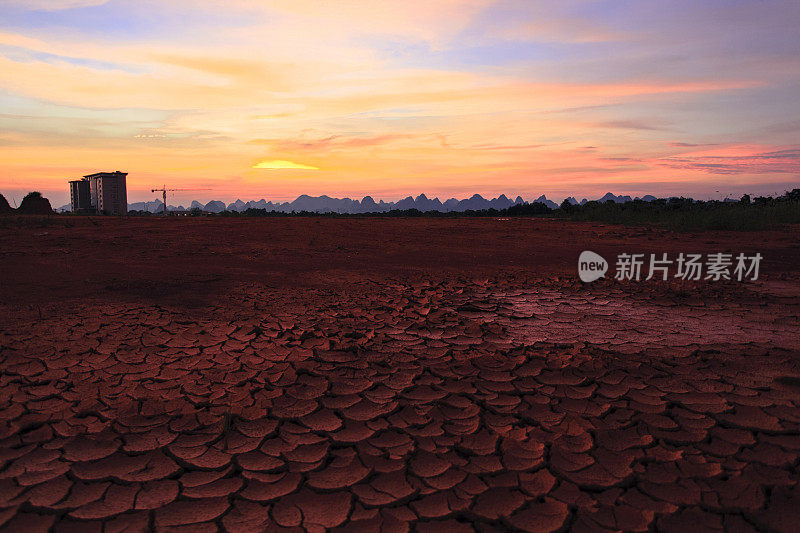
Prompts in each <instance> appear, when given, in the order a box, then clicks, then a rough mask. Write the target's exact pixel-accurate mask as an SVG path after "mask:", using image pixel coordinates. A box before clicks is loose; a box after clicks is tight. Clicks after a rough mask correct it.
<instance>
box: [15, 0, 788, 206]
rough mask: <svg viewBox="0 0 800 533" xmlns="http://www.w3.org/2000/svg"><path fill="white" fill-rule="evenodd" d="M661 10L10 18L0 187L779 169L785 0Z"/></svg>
mask: <svg viewBox="0 0 800 533" xmlns="http://www.w3.org/2000/svg"><path fill="white" fill-rule="evenodd" d="M676 2H677V4H675V5H678V6H679V7H680V9H673V8H672V4H670V5H667V4H665V3H663V2H661V3H659V2H639V3H635V4H631V5H629V6H628V7H627V8H626V9H624V10H623V9H619V8H616V7H613V6H611V5H609V4H605V3H599V4H598V3H594V2H555V1H553V2H547V1H539V0H525V1H522V0H501V1H496V0H466V1H464V0H428V1H426V2H425V3H424V4H423V3H417V2H414V1H413V0H412V1H411V3H409V1H408V0H406V1H400V0H376V1H375V2H361V1H356V0H342V1H340V2H328V3H325V2H319V1H313V0H276V1H273V2H260V1H256V0H206V1H203V2H194V1H190V0H174V1H170V2H155V1H152V0H140V1H133V0H115V1H113V2H103V1H101V0H25V1H24V2H23V1H22V0H8V1H6V2H2V3H0V71H2V72H3V75H2V77H0V128H1V129H2V131H3V145H2V147H0V160H1V161H2V162H0V188H2V187H3V186H5V185H8V184H9V183H10V178H7V177H6V176H20V175H24V176H26V179H28V180H30V181H31V183H35V184H36V186H37V187H38V188H41V189H44V190H48V189H51V190H54V191H61V192H59V193H58V194H63V195H64V196H66V194H65V192H64V186H63V184H64V179H65V178H67V177H69V176H70V175H71V174H72V173H74V172H76V169H79V168H81V167H82V166H91V167H93V168H94V167H98V166H100V167H102V166H104V165H108V166H109V168H120V167H125V170H127V171H129V172H130V174H129V184H130V187H129V188H130V191H131V195H132V198H137V196H136V195H137V194H142V195H143V194H145V191H148V186H149V183H150V182H151V181H154V180H155V181H157V182H158V181H163V179H162V178H163V177H165V176H169V179H170V180H171V181H173V182H175V184H176V185H180V186H185V187H190V186H193V185H196V184H197V183H200V182H202V183H203V186H204V187H206V186H209V183H211V184H215V186H216V187H220V188H230V187H239V188H242V189H244V188H248V187H249V188H250V189H249V190H252V191H253V194H254V195H258V196H262V195H264V192H263V191H262V190H261V189H260V187H263V186H264V183H265V180H264V176H265V175H266V174H265V172H263V171H264V170H265V169H272V170H287V171H289V170H292V169H294V170H298V172H286V173H282V172H272V173H269V174H268V175H269V177H270V180H269V181H270V187H271V188H272V189H271V191H270V192H272V193H276V194H280V195H283V196H291V195H292V194H294V193H298V194H299V193H336V194H340V195H353V196H357V195H359V194H364V193H370V192H373V191H392V190H397V191H398V193H400V194H402V193H405V192H408V190H423V189H424V190H426V191H428V192H429V193H433V194H435V193H436V188H437V187H439V188H441V190H447V191H451V192H455V191H464V192H477V191H482V190H485V191H486V192H487V194H488V193H489V192H491V190H492V188H494V187H498V188H499V187H500V185H499V184H502V185H503V187H502V188H501V189H500V190H502V191H505V192H508V191H511V190H515V191H519V192H520V193H523V192H525V190H531V191H532V192H535V191H542V192H546V191H547V190H549V189H550V188H556V187H562V186H566V185H569V186H576V187H578V186H582V187H584V186H586V184H591V183H593V182H598V183H599V182H601V180H602V183H604V184H607V183H609V182H618V183H622V184H624V183H627V182H630V183H658V182H660V181H664V182H666V181H670V182H671V183H686V184H688V185H687V186H691V187H702V184H703V183H705V182H708V181H709V179H710V178H709V175H710V174H719V175H728V176H730V175H734V174H735V175H736V176H737V177H736V179H737V180H739V181H740V182H749V183H752V184H753V185H754V186H757V185H758V184H759V183H761V182H764V181H765V180H766V179H770V180H773V181H777V180H778V179H779V178H780V179H784V178H785V176H786V175H787V174H789V173H792V172H795V171H796V169H797V154H796V153H795V152H793V151H792V150H794V148H795V144H794V143H796V139H795V137H796V133H797V124H800V110H798V108H797V105H796V88H797V87H800V69H798V68H797V57H796V43H797V42H798V41H799V40H800V30H798V28H800V8H798V4H797V2H789V1H782V0H770V2H769V6H768V8H767V7H764V6H758V5H755V4H752V3H750V4H748V3H746V2H739V3H735V4H726V5H722V4H719V5H718V4H708V3H697V2H692V1H690V0H676ZM676 139H678V140H677V141H676ZM736 146H738V147H740V148H741V147H742V146H747V147H749V148H748V150H747V151H742V150H740V149H737V150H739V151H735V152H732V151H731V150H733V148H732V147H736ZM316 169H324V172H305V171H310V170H316ZM78 172H79V171H78ZM284 174H285V175H286V176H288V177H287V178H286V180H284V181H282V179H283V176H284ZM769 175H772V176H769ZM615 180H616V181H615ZM652 192H654V193H657V192H658V191H652ZM245 193H246V191H245V190H242V192H241V194H242V195H244V194H245ZM148 194H149V193H148ZM575 194H580V193H579V192H578V191H575Z"/></svg>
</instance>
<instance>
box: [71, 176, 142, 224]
mask: <svg viewBox="0 0 800 533" xmlns="http://www.w3.org/2000/svg"><path fill="white" fill-rule="evenodd" d="M127 176H128V173H127V172H120V171H119V170H117V171H116V172H97V173H96V174H88V175H86V176H84V177H83V178H82V179H79V180H74V181H70V182H69V197H70V202H71V204H72V212H73V213H97V214H103V215H125V214H127V213H128V191H127V187H126V184H125V178H126V177H127Z"/></svg>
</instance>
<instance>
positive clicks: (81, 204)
mask: <svg viewBox="0 0 800 533" xmlns="http://www.w3.org/2000/svg"><path fill="white" fill-rule="evenodd" d="M69 200H70V203H71V204H72V212H73V213H87V212H90V211H93V210H94V208H93V206H92V196H91V192H90V191H89V180H87V179H82V180H74V181H70V182H69Z"/></svg>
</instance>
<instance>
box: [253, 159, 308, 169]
mask: <svg viewBox="0 0 800 533" xmlns="http://www.w3.org/2000/svg"><path fill="white" fill-rule="evenodd" d="M253 168H266V169H270V170H319V168H318V167H315V166H313V165H305V164H303V163H295V162H294V161H286V160H285V159H270V160H265V161H259V162H258V163H256V164H255V165H253Z"/></svg>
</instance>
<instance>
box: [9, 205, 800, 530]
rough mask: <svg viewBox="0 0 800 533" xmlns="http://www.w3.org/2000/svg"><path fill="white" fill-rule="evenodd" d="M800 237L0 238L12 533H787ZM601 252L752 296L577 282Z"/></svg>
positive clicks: (165, 234) (361, 228) (289, 231)
mask: <svg viewBox="0 0 800 533" xmlns="http://www.w3.org/2000/svg"><path fill="white" fill-rule="evenodd" d="M799 237H800V228H799V227H789V228H786V229H783V230H779V231H778V230H776V231H768V232H752V233H730V232H728V233H726V232H703V233H697V234H689V233H672V232H667V231H664V230H658V229H647V228H628V227H618V226H607V225H601V224H589V223H570V222H563V221H556V220H549V219H513V218H512V219H509V220H503V219H495V218H462V219H431V218H413V219H397V218H385V219H384V218H364V219H333V218H324V217H320V218H253V219H244V218H217V217H214V218H197V219H178V218H170V219H160V218H149V219H148V218H138V219H137V218H129V219H111V218H85V217H75V218H72V217H58V218H57V221H56V222H51V223H47V224H35V223H26V224H20V225H19V226H17V227H13V225H7V226H6V227H5V228H4V229H2V230H0V266H1V267H2V279H1V280H0V302H2V303H0V528H2V529H4V530H8V531H48V530H54V531H145V530H151V529H157V530H165V531H166V530H176V531H181V530H185V531H217V530H221V529H222V530H228V531H284V530H297V531H302V530H310V531H323V530H326V529H336V530H338V529H341V530H349V531H408V530H415V531H438V532H445V531H473V530H474V531H508V530H523V531H558V530H567V529H569V530H574V531H648V530H659V531H757V530H767V531H794V530H796V529H795V528H796V524H797V522H798V520H800V485H798V481H799V480H800V473H798V465H799V464H800V461H799V459H800V350H798V348H797V339H798V338H800V318H798V317H800V272H799V271H798V270H799V269H798V266H800V239H799ZM585 249H589V250H593V251H595V252H597V253H599V254H600V255H602V256H604V257H606V258H607V259H611V260H612V261H613V258H614V257H615V256H616V255H617V254H619V253H623V252H626V253H633V252H636V253H646V254H649V253H658V254H661V253H665V252H666V253H668V254H670V256H672V257H674V256H676V255H677V253H679V252H684V253H715V252H729V253H730V252H732V253H739V252H742V253H746V254H753V253H756V252H759V253H761V254H762V255H763V256H764V261H763V262H762V265H761V276H760V279H759V280H758V281H747V282H736V281H718V282H712V281H700V282H676V281H675V280H669V281H647V282H645V281H641V282H631V281H628V282H619V281H615V280H613V279H608V280H602V281H599V282H595V283H592V284H583V283H581V282H579V281H578V280H577V257H578V254H579V253H580V252H581V251H582V250H585Z"/></svg>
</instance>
